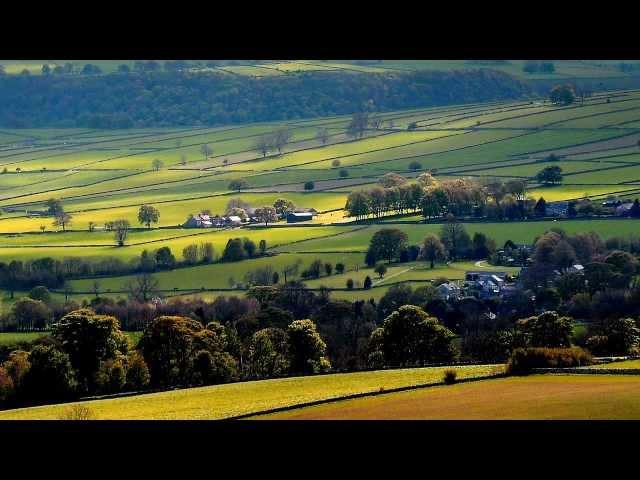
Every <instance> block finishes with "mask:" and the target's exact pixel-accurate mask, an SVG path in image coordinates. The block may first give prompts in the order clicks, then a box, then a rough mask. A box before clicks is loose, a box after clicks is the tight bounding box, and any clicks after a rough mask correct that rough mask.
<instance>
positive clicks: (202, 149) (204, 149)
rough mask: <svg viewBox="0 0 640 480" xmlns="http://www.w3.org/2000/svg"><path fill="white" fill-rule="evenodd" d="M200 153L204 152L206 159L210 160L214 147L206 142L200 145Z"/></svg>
mask: <svg viewBox="0 0 640 480" xmlns="http://www.w3.org/2000/svg"><path fill="white" fill-rule="evenodd" d="M200 153H201V154H202V156H203V157H204V159H205V161H206V160H209V157H210V156H211V155H213V149H212V148H211V147H210V146H209V145H207V144H205V145H202V146H201V147H200Z"/></svg>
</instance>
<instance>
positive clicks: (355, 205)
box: [345, 173, 535, 221]
mask: <svg viewBox="0 0 640 480" xmlns="http://www.w3.org/2000/svg"><path fill="white" fill-rule="evenodd" d="M380 183H381V184H384V185H388V186H387V187H386V188H383V187H382V186H380V187H373V188H371V189H369V190H362V191H354V192H352V193H351V194H349V196H348V197H347V203H346V205H345V209H346V210H347V212H348V213H349V215H351V216H354V217H356V220H362V219H366V218H368V217H371V216H373V217H374V218H380V217H381V216H383V215H384V214H385V213H389V212H395V213H400V214H403V213H409V212H417V211H420V212H421V214H422V216H423V217H424V218H425V221H426V220H428V219H432V218H438V217H442V216H445V215H447V214H453V215H455V216H474V217H487V218H495V219H503V218H507V219H510V220H513V219H524V218H526V217H530V216H533V215H534V212H533V208H534V206H535V200H533V199H532V198H527V197H526V182H525V181H521V180H510V181H507V182H503V181H500V180H494V181H488V182H480V181H477V180H473V179H466V178H463V179H455V180H444V181H442V182H437V181H436V180H435V179H434V178H433V176H432V175H431V174H429V173H423V174H421V175H420V176H419V177H418V178H417V183H412V182H407V181H406V179H404V177H401V176H399V175H396V174H387V175H385V176H384V177H383V178H382V179H380Z"/></svg>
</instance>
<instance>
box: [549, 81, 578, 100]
mask: <svg viewBox="0 0 640 480" xmlns="http://www.w3.org/2000/svg"><path fill="white" fill-rule="evenodd" d="M575 99H576V92H575V87H574V86H573V85H569V84H567V85H556V86H555V87H553V89H551V92H550V93H549V100H550V101H551V103H554V104H561V105H571V104H572V103H573V102H574V101H575Z"/></svg>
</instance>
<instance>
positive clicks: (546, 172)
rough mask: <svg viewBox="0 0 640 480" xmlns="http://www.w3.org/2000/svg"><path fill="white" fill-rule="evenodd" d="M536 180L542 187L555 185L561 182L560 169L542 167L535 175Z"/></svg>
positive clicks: (555, 166)
mask: <svg viewBox="0 0 640 480" xmlns="http://www.w3.org/2000/svg"><path fill="white" fill-rule="evenodd" d="M536 180H538V181H539V182H540V183H543V184H544V185H555V184H556V183H560V182H562V168H561V167H559V166H557V165H551V166H549V167H544V168H543V169H542V170H540V171H539V172H538V173H537V174H536Z"/></svg>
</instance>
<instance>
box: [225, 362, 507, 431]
mask: <svg viewBox="0 0 640 480" xmlns="http://www.w3.org/2000/svg"><path fill="white" fill-rule="evenodd" d="M436 368H437V367H436ZM452 368H453V367H452ZM506 376H507V375H506V374H505V373H498V374H490V375H482V376H479V377H470V378H461V379H459V380H456V383H469V382H478V381H482V380H490V379H494V378H505V377H506ZM441 385H445V383H444V381H440V382H428V383H419V384H415V385H407V386H403V387H393V388H389V389H383V390H374V391H369V392H360V393H350V394H348V395H341V396H338V397H330V398H324V399H321V400H312V401H309V402H302V403H298V404H295V405H286V406H282V407H275V408H270V409H266V410H258V411H255V412H251V413H242V414H239V415H233V416H230V417H224V418H221V419H220V420H242V419H244V418H250V417H256V416H263V415H270V414H272V413H279V412H287V411H291V410H297V409H299V408H306V407H313V406H316V405H323V404H326V403H334V402H340V401H344V400H353V399H357V398H365V397H375V396H378V395H387V394H390V393H399V392H406V391H409V390H418V389H421V388H429V387H437V386H441Z"/></svg>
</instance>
